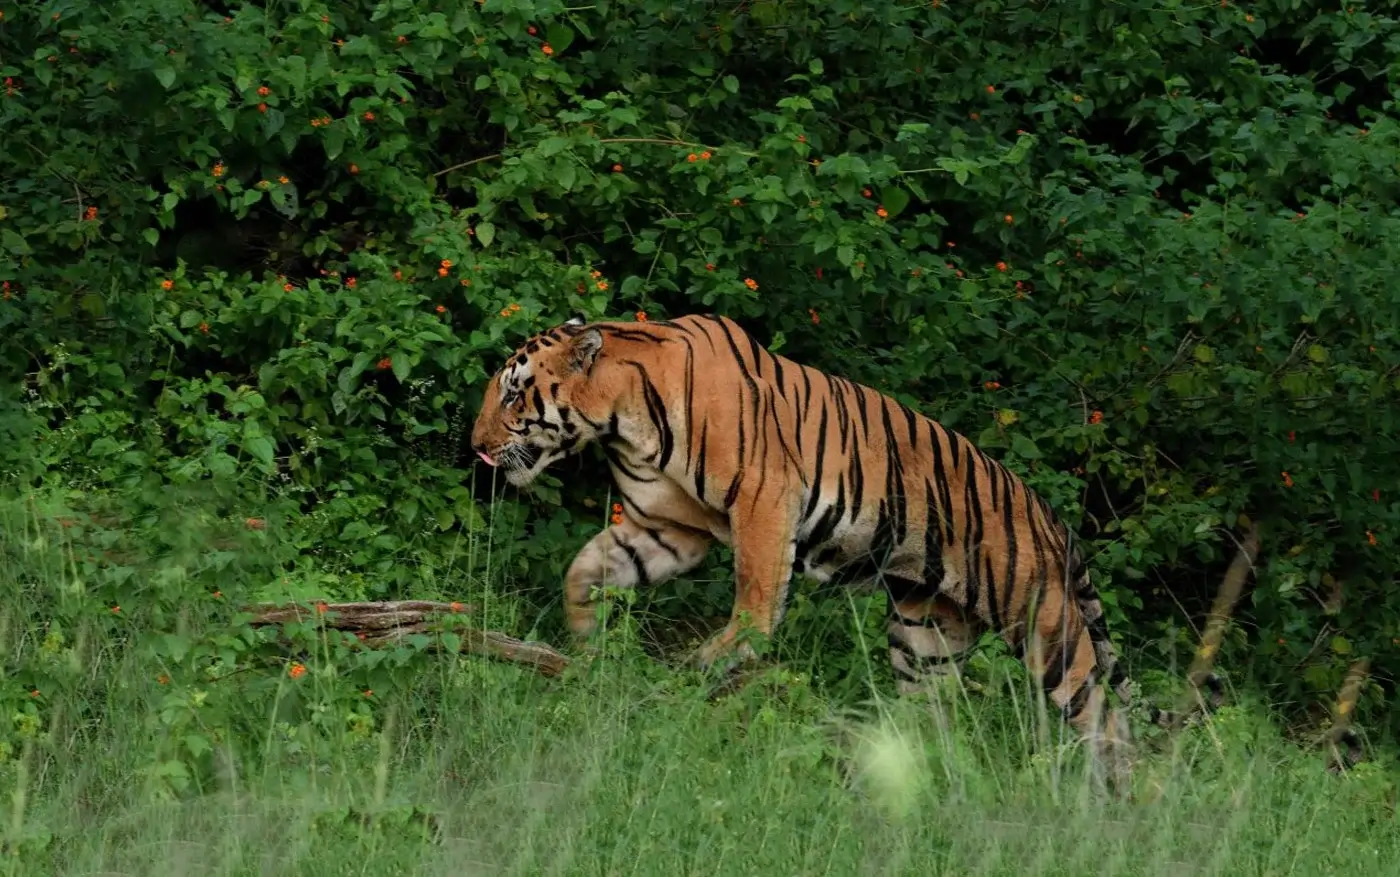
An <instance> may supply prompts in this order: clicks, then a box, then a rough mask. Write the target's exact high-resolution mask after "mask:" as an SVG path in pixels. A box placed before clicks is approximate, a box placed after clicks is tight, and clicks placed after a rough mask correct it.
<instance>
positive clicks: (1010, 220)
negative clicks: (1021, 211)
mask: <svg viewBox="0 0 1400 877" xmlns="http://www.w3.org/2000/svg"><path fill="white" fill-rule="evenodd" d="M1001 219H1002V221H1003V222H1005V223H1006V224H1007V225H1010V224H1011V223H1013V222H1015V221H1016V217H1014V216H1012V215H1011V214H1010V213H1008V214H1006V215H1005V216H1003V217H1002V218H1001Z"/></svg>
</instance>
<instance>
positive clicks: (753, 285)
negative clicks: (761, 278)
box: [744, 277, 758, 289]
mask: <svg viewBox="0 0 1400 877" xmlns="http://www.w3.org/2000/svg"><path fill="white" fill-rule="evenodd" d="M744 285H745V286H747V287H748V288H749V289H758V281H757V280H754V279H753V278H752V277H745V278H744Z"/></svg>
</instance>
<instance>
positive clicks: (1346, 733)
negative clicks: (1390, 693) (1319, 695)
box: [1327, 658, 1371, 772]
mask: <svg viewBox="0 0 1400 877" xmlns="http://www.w3.org/2000/svg"><path fill="white" fill-rule="evenodd" d="M1370 671H1371V659H1370V658H1361V659H1359V660H1357V661H1355V662H1353V663H1352V665H1351V667H1350V668H1349V669H1348V670H1347V675H1346V678H1345V679H1344V680H1343V681H1342V690H1341V692H1340V693H1339V694H1338V695H1337V709H1336V711H1335V719H1334V720H1333V723H1332V728H1331V730H1329V731H1328V732H1327V768H1328V770H1331V771H1333V772H1336V771H1340V770H1343V769H1345V768H1348V767H1351V766H1352V765H1354V764H1356V763H1357V762H1359V761H1361V758H1362V754H1363V753H1362V751H1361V742H1360V740H1358V739H1357V736H1356V732H1355V731H1353V730H1352V729H1351V719H1352V714H1353V713H1354V712H1355V710H1356V701H1357V699H1358V698H1360V697H1361V686H1362V684H1363V683H1365V681H1366V676H1367V674H1369V673H1370Z"/></svg>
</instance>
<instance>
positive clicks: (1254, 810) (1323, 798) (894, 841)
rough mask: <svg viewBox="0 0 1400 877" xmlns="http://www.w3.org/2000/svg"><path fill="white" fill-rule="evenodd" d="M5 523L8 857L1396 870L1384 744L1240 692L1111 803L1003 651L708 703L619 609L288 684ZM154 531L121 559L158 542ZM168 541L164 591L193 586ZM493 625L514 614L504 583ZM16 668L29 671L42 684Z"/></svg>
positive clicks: (335, 865)
mask: <svg viewBox="0 0 1400 877" xmlns="http://www.w3.org/2000/svg"><path fill="white" fill-rule="evenodd" d="M12 510H13V509H12ZM31 517H32V515H31ZM7 520H9V522H10V526H7V527H6V529H5V530H4V532H3V533H0V589H3V591H2V592H0V593H3V595H4V596H3V602H4V603H5V604H6V606H5V608H3V609H0V618H3V624H4V630H5V635H4V640H5V642H6V644H7V645H6V646H5V653H4V659H5V664H6V675H7V680H6V683H5V685H6V688H5V692H4V694H3V698H4V701H3V706H4V707H5V712H6V716H5V720H6V722H7V723H8V724H7V726H6V727H5V729H4V736H3V737H0V739H4V740H6V741H7V742H6V743H5V747H6V748H5V750H4V754H5V758H4V761H3V763H0V783H3V786H0V792H3V793H4V798H3V799H0V801H2V802H3V804H4V805H5V807H6V811H5V818H4V820H3V828H2V829H0V836H3V838H4V844H5V852H6V855H4V856H0V869H4V871H5V873H33V874H95V873H103V874H133V875H138V874H139V875H165V874H172V875H179V874H190V875H196V874H197V875H224V874H228V875H243V874H296V875H321V874H325V875H343V874H442V875H473V874H481V875H513V874H521V875H541V874H559V875H576V874H599V875H613V874H618V875H621V874H647V875H650V874H656V875H688V874H696V875H706V877H708V875H716V874H743V875H749V874H792V875H809V874H810V875H815V874H882V875H883V874H959V875H973V874H976V875H983V874H985V875H992V874H1008V875H1012V874H1014V875H1039V874H1064V875H1074V877H1079V875H1086V874H1105V875H1117V874H1123V875H1129V874H1132V875H1158V874H1160V875H1173V877H1175V875H1182V874H1192V875H1212V874H1222V875H1224V874H1229V875H1238V874H1280V875H1281V874H1342V873H1346V874H1350V875H1358V874H1376V875H1387V877H1390V875H1394V874H1395V873H1397V867H1398V866H1400V831H1397V822H1396V818H1395V808H1394V802H1393V800H1392V799H1391V796H1392V795H1393V786H1394V783H1393V777H1391V776H1388V775H1386V773H1385V772H1384V771H1383V770H1381V769H1379V768H1378V767H1377V766H1376V765H1365V766H1363V768H1364V769H1362V770H1358V771H1355V772H1352V773H1349V774H1346V775H1340V776H1338V775H1331V774H1328V773H1326V772H1325V771H1324V770H1323V767H1322V762H1321V759H1320V757H1319V756H1317V755H1316V754H1315V753H1313V752H1308V751H1304V750H1301V749H1299V748H1297V747H1295V746H1294V745H1292V744H1291V743H1289V742H1287V741H1285V740H1284V739H1282V737H1281V736H1280V735H1279V734H1278V733H1277V731H1276V730H1275V729H1274V728H1273V727H1271V725H1270V724H1269V723H1268V722H1267V721H1266V720H1265V719H1264V718H1262V716H1263V713H1262V711H1261V710H1258V709H1256V708H1253V707H1250V706H1248V705H1244V706H1228V707H1226V708H1224V709H1223V710H1222V711H1221V712H1220V713H1219V714H1218V715H1217V716H1216V717H1215V719H1213V720H1212V721H1211V722H1210V723H1209V724H1208V725H1206V726H1204V727H1201V728H1193V729H1189V730H1187V731H1185V732H1183V733H1182V734H1181V735H1179V736H1178V737H1176V738H1173V739H1171V740H1163V739H1160V738H1158V739H1143V740H1141V741H1140V749H1141V757H1140V760H1139V763H1138V765H1137V777H1136V779H1137V786H1136V798H1135V800H1134V801H1132V802H1130V803H1126V804H1119V803H1114V802H1110V801H1108V800H1106V799H1103V798H1101V797H1099V796H1096V795H1095V794H1093V793H1092V791H1091V789H1090V785H1089V783H1088V782H1087V779H1086V776H1085V773H1084V770H1083V763H1084V762H1083V758H1082V757H1081V755H1082V753H1081V751H1080V747H1079V746H1078V744H1077V743H1076V741H1075V740H1074V739H1073V737H1072V736H1071V735H1069V734H1068V732H1067V731H1065V730H1064V729H1063V728H1062V726H1061V725H1060V724H1059V722H1058V720H1057V719H1055V718H1054V717H1046V716H1045V715H1044V714H1043V713H1042V712H1041V710H1040V708H1039V706H1038V702H1037V698H1034V697H1030V696H1028V695H1027V692H1026V688H1025V684H1024V680H1023V679H1022V678H1020V677H1017V676H1016V675H1015V674H1011V673H1008V674H1005V675H1004V676H1001V677H997V678H994V679H992V680H991V682H992V684H989V685H988V686H987V688H988V691H987V692H985V693H982V694H969V693H967V692H963V693H960V694H956V695H948V696H945V697H943V698H941V699H934V700H930V701H922V702H920V701H914V700H898V699H895V698H893V697H892V696H890V694H889V693H888V690H887V688H886V687H885V686H884V685H883V683H877V684H872V685H871V686H870V695H869V697H868V699H867V700H865V701H864V702H863V703H859V704H856V705H855V706H854V707H852V706H851V705H850V704H846V703H836V702H834V701H832V700H831V699H829V698H828V697H826V696H825V695H824V694H823V693H821V692H820V691H818V690H817V689H815V688H814V687H813V686H812V685H811V684H809V683H808V682H807V681H806V679H805V678H804V676H803V675H802V674H800V673H795V672H793V671H792V670H791V669H785V668H782V667H775V668H770V669H768V670H766V671H764V672H763V673H760V674H758V676H757V677H756V678H755V679H753V680H752V681H751V682H749V683H748V684H747V685H746V686H744V687H742V688H740V689H738V690H737V691H735V692H733V693H731V694H727V695H724V696H721V697H717V698H715V697H711V694H712V687H711V686H710V685H708V684H707V683H706V682H705V681H704V680H703V679H701V678H700V677H699V676H698V675H695V674H691V673H687V672H683V671H678V670H675V669H672V668H668V667H664V666H661V665H659V664H658V663H657V662H655V661H654V660H651V659H649V658H647V657H646V656H645V654H644V652H643V650H642V648H641V647H640V645H639V644H638V642H637V635H636V630H635V627H633V626H631V625H628V624H623V625H622V626H620V627H619V628H618V629H617V632H616V638H615V640H614V641H613V642H612V643H610V647H609V648H608V649H607V651H606V654H605V657H603V658H600V659H598V660H595V661H593V662H591V663H589V664H587V665H583V664H580V665H579V666H578V669H577V671H576V672H575V671H571V672H570V673H568V674H566V675H565V676H564V677H562V678H559V679H555V680H545V679H542V678H540V677H537V676H535V675H533V674H531V673H530V672H529V671H527V670H524V669H521V668H517V667H514V666H508V665H501V664H495V663H488V662H485V661H483V660H480V659H476V658H470V657H462V656H457V655H443V654H437V653H414V652H405V653H402V654H398V655H396V656H395V655H391V656H388V657H387V658H385V659H384V660H385V661H386V662H387V663H389V664H393V663H396V662H401V665H399V666H392V667H390V666H386V665H385V664H376V663H373V662H372V661H369V660H368V659H366V658H364V657H363V656H361V657H359V658H355V657H352V656H351V657H348V656H347V655H349V654H350V653H344V652H338V651H336V650H335V649H332V648H329V647H325V646H322V647H317V646H314V645H312V646H307V647H306V648H305V650H304V652H303V653H302V654H300V655H299V656H298V659H299V660H301V661H303V662H304V664H305V666H306V667H307V672H306V673H305V674H303V675H300V676H299V677H297V678H295V679H294V678H291V677H290V676H289V675H288V673H287V672H286V668H287V666H288V665H287V663H286V661H285V660H284V659H283V658H281V657H280V653H278V652H277V651H276V649H275V647H273V646H271V645H259V646H257V647H256V648H254V647H250V648H249V649H247V650H246V651H243V652H240V653H239V654H238V656H237V658H236V660H234V661H233V662H232V663H227V662H224V663H221V662H220V660H219V659H218V657H217V654H218V653H217V650H215V651H213V652H211V654H212V655H214V657H213V658H212V659H211V660H212V661H213V664H212V665H211V664H209V662H205V663H203V664H197V665H194V666H191V667H186V666H184V665H183V664H181V663H179V662H178V661H174V660H173V659H172V657H171V654H172V653H171V651H170V649H168V648H165V647H164V646H162V645H161V644H162V643H166V642H167V640H166V639H165V637H167V636H168V635H171V634H172V632H173V631H177V632H178V636H179V637H181V638H182V641H185V642H189V643H194V644H198V643H207V642H214V643H217V642H219V641H220V637H222V636H226V631H227V629H229V626H230V625H231V624H232V618H233V616H232V612H231V610H209V611H201V612H185V613H182V612H180V611H179V610H178V609H170V608H167V610H166V611H157V610H158V608H159V607H157V606H155V605H150V606H146V604H143V603H141V602H140V599H141V597H140V594H141V593H144V592H142V591H140V590H139V583H133V584H132V585H131V587H132V588H133V591H132V594H133V596H132V600H133V601H134V602H132V603H131V604H130V605H131V609H130V611H128V610H127V607H125V606H124V607H123V611H124V612H127V613H128V615H129V616H131V617H127V618H125V619H123V620H122V622H121V624H120V626H114V622H113V620H112V618H111V617H110V610H108V617H104V616H102V615H101V614H100V613H98V612H92V611H82V610H80V609H78V608H74V605H75V604H74V602H73V601H77V600H79V598H78V597H77V596H74V594H75V590H74V589H75V585H77V586H79V587H80V588H83V589H86V588H88V587H90V585H89V584H86V583H80V582H76V578H77V575H78V574H77V572H76V570H77V569H78V566H77V564H75V562H74V561H73V558H75V557H76V556H77V554H78V552H77V551H76V550H75V549H74V548H73V547H72V546H71V545H69V546H66V547H65V546H63V545H62V544H60V542H59V541H58V540H50V541H45V539H46V534H50V532H51V531H50V530H48V529H45V528H42V527H39V526H37V524H36V523H35V522H33V521H31V522H30V523H29V524H27V525H25V526H19V527H17V526H14V523H15V520H16V519H15V518H13V517H12V518H9V519H7ZM133 526H135V525H133ZM41 537H43V538H41ZM65 556H67V557H68V558H69V560H68V562H66V563H63V562H56V560H62V558H63V557H65ZM162 556H164V558H165V559H164V560H162V559H161V557H160V556H156V555H152V556H151V557H150V558H148V559H147V560H148V563H143V564H138V568H139V573H140V575H141V576H143V577H158V576H159V575H160V574H161V569H160V568H159V565H160V564H161V563H174V562H176V558H174V557H172V556H170V555H169V554H168V553H167V554H165V555H162ZM183 563H184V564H185V567H186V569H185V572H184V573H182V576H183V577H184V581H185V582H186V585H185V586H187V587H188V588H189V590H190V593H191V594H201V593H204V588H205V587H207V585H208V583H207V582H204V581H203V580H202V579H201V578H200V576H201V575H203V573H192V572H190V570H191V569H193V566H191V565H190V563H189V562H188V559H186V560H185V561H183ZM167 572H168V571H167ZM451 574H452V575H454V576H458V577H459V578H460V577H461V575H462V571H460V570H458V571H455V572H453V573H451ZM214 575H215V579H216V580H217V581H218V583H219V586H220V587H221V589H222V591H223V592H225V593H226V594H228V595H237V594H240V593H253V592H254V591H257V590H258V589H259V588H262V587H265V585H266V578H267V574H266V570H264V569H260V568H259V567H258V566H257V564H255V563H244V564H242V565H239V566H228V565H226V566H224V567H223V568H222V571H216V573H215V574H214ZM65 594H67V595H69V596H68V597H63V596H62V595H65ZM153 599H154V598H153ZM79 602H81V601H79ZM93 602H94V605H95V606H96V607H97V608H101V606H103V605H105V602H106V599H105V597H104V599H101V600H99V599H97V598H94V599H93ZM143 606H146V609H147V610H149V611H145V612H141V611H139V610H140V607H143ZM60 618H61V619H62V621H63V623H62V625H61V626H62V628H63V630H62V637H61V638H60V639H61V642H59V643H58V644H55V640H54V636H53V631H54V628H55V622H56V621H57V620H59V619H60ZM494 620H496V621H499V622H500V623H502V624H507V625H508V624H510V623H511V620H510V618H509V616H508V613H504V612H502V611H501V609H500V607H499V606H498V607H497V610H496V612H495V614H494ZM514 632H517V633H519V632H520V631H519V630H517V631H514ZM313 642H314V641H313ZM192 648H193V647H192ZM357 661H358V663H357ZM209 666H214V667H215V668H216V669H214V670H209V669H208V667H209ZM39 678H43V679H46V680H48V681H47V682H45V683H43V684H44V685H45V686H46V687H48V688H49V690H47V691H41V692H40V695H39V696H38V697H35V696H33V694H32V689H29V688H28V686H29V685H31V684H36V683H34V682H33V680H35V679H39ZM191 737H193V738H197V740H198V741H199V742H194V743H192V742H191V741H190V738H191ZM182 770H183V771H184V777H183V779H181V776H180V772H181V771H182Z"/></svg>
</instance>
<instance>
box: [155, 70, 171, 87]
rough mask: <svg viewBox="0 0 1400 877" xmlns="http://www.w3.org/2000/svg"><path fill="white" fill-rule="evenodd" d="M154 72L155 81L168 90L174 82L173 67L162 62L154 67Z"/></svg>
mask: <svg viewBox="0 0 1400 877" xmlns="http://www.w3.org/2000/svg"><path fill="white" fill-rule="evenodd" d="M155 74H156V81H157V82H159V83H160V84H161V85H162V86H163V87H164V88H165V89H166V90H167V91H169V90H170V86H172V85H174V84H175V68H174V67H170V66H168V65H165V64H162V65H160V66H159V67H157V68H156V69H155Z"/></svg>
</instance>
